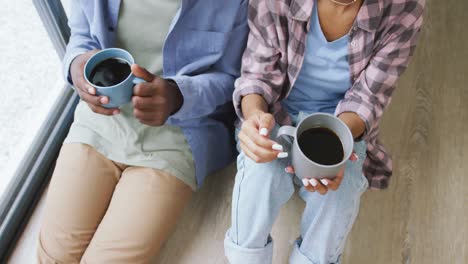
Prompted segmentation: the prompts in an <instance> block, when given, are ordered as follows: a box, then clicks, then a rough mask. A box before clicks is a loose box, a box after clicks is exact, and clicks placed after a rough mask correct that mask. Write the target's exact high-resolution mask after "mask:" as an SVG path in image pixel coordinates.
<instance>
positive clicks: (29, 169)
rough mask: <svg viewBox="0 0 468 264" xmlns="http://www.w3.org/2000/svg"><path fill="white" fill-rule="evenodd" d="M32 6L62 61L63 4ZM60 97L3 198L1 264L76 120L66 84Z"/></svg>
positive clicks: (41, 1) (42, 1)
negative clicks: (74, 119)
mask: <svg viewBox="0 0 468 264" xmlns="http://www.w3.org/2000/svg"><path fill="white" fill-rule="evenodd" d="M72 1H73V0H72ZM33 3H34V6H35V8H36V10H37V12H38V14H39V17H40V18H41V20H42V23H43V25H44V27H45V28H46V31H47V33H48V35H49V38H50V40H51V41H52V44H53V46H54V48H55V50H56V52H57V54H58V56H59V57H60V59H63V56H64V54H65V50H66V44H67V43H68V40H69V38H70V29H69V27H68V23H67V22H68V20H67V15H66V13H65V10H64V9H63V6H62V2H61V1H57V0H33ZM58 98H60V100H56V101H55V102H54V105H53V106H52V108H51V109H52V110H51V111H50V113H48V115H47V117H46V119H45V122H44V123H43V124H42V125H41V127H40V129H39V132H38V134H37V135H36V136H35V138H34V140H33V143H32V144H31V146H29V148H28V151H27V152H26V154H25V156H24V157H23V159H22V160H21V162H20V165H19V167H18V169H17V170H16V172H15V174H14V175H13V178H12V180H11V182H10V183H9V184H8V186H7V188H6V191H5V193H4V194H3V195H2V196H1V198H0V263H6V261H7V259H8V257H9V255H10V254H11V253H12V251H13V249H14V248H15V246H16V242H17V241H18V239H19V237H20V236H21V234H22V232H23V230H24V227H25V226H26V224H27V223H28V221H29V218H30V216H31V214H32V212H33V211H34V208H35V207H36V204H37V202H38V201H39V198H40V197H41V195H42V193H43V192H44V189H45V187H46V186H47V184H48V182H49V179H50V177H51V175H52V172H53V169H54V165H55V160H56V159H57V156H58V153H59V151H60V147H61V145H62V142H63V140H64V139H65V137H66V135H67V133H68V130H69V128H70V125H71V123H72V121H73V113H74V111H75V108H76V105H77V103H78V99H79V98H78V96H77V94H76V93H75V92H74V90H73V89H70V86H69V85H68V84H66V85H65V86H64V87H63V89H62V91H61V93H60V94H59V97H58Z"/></svg>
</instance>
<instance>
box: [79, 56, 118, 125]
mask: <svg viewBox="0 0 468 264" xmlns="http://www.w3.org/2000/svg"><path fill="white" fill-rule="evenodd" d="M98 51H99V50H97V49H95V50H91V51H88V52H86V53H84V54H81V55H79V56H77V57H76V58H75V59H74V60H73V62H72V63H71V65H70V74H71V77H72V81H73V86H75V89H76V92H77V93H78V95H79V96H80V98H81V100H83V101H85V102H86V103H87V104H88V105H89V108H91V110H92V111H93V112H95V113H97V114H101V115H107V116H111V115H116V114H118V113H120V110H119V109H118V108H115V109H108V108H104V107H102V105H104V104H107V103H109V98H108V97H107V96H97V95H96V89H95V88H94V87H92V86H91V85H89V83H88V82H87V81H86V80H85V78H84V76H83V70H84V67H85V65H86V62H87V61H88V59H89V58H91V56H93V55H94V54H95V53H97V52H98Z"/></svg>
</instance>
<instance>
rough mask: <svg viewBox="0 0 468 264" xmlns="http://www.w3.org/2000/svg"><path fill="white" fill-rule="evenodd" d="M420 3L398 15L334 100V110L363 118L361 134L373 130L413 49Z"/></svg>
mask: <svg viewBox="0 0 468 264" xmlns="http://www.w3.org/2000/svg"><path fill="white" fill-rule="evenodd" d="M422 9H423V7H422V6H418V7H417V8H416V9H415V10H414V12H411V13H407V14H406V15H403V16H401V18H400V20H399V21H398V23H396V22H395V25H394V26H393V28H392V29H391V30H389V32H393V33H392V34H389V35H388V36H387V37H385V38H384V39H383V41H382V43H383V44H382V45H381V48H380V49H378V50H377V52H376V53H375V55H374V56H373V57H372V58H371V59H370V61H369V64H368V66H367V67H366V68H365V69H364V70H363V71H362V72H361V74H360V75H359V76H358V78H357V79H356V81H355V82H354V84H353V85H352V87H351V88H350V89H349V90H348V91H347V92H346V94H345V97H344V99H343V100H341V101H340V103H339V104H338V106H337V108H336V111H335V114H336V115H339V114H341V113H344V112H354V113H356V114H357V115H359V117H360V118H361V119H362V120H363V121H364V122H365V124H366V131H365V132H364V134H363V137H364V138H366V137H368V136H369V135H372V134H374V132H376V130H377V128H378V122H379V120H380V117H381V116H382V114H383V111H384V110H385V109H386V107H387V106H388V105H389V103H390V101H391V96H392V94H393V91H394V89H395V85H396V82H397V80H398V78H399V77H400V76H401V75H402V74H403V72H404V71H405V70H406V68H407V66H408V63H409V60H410V57H411V56H412V54H413V53H414V49H415V47H416V42H417V40H418V36H419V33H420V30H421V25H422V20H423V17H422Z"/></svg>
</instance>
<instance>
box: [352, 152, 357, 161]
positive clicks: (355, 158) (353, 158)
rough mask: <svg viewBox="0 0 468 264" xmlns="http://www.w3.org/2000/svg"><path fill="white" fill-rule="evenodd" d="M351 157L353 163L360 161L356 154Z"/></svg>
mask: <svg viewBox="0 0 468 264" xmlns="http://www.w3.org/2000/svg"><path fill="white" fill-rule="evenodd" d="M351 156H352V160H353V161H358V160H359V156H358V155H357V154H356V153H353V154H351Z"/></svg>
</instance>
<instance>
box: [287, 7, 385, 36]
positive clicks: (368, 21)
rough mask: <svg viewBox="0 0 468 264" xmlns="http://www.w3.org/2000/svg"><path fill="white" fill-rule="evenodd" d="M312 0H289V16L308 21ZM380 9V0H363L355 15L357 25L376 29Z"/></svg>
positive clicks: (365, 28)
mask: <svg viewBox="0 0 468 264" xmlns="http://www.w3.org/2000/svg"><path fill="white" fill-rule="evenodd" d="M314 2H315V1H314V0H291V4H290V5H289V17H290V18H292V19H295V20H299V21H309V19H310V16H311V15H312V10H313V8H314ZM382 10H383V3H382V0H364V2H363V3H362V6H361V9H360V10H359V13H358V15H357V17H356V24H357V26H358V27H360V28H362V29H363V30H366V31H375V30H377V28H378V26H379V23H380V18H381V15H382V14H381V13H382Z"/></svg>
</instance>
